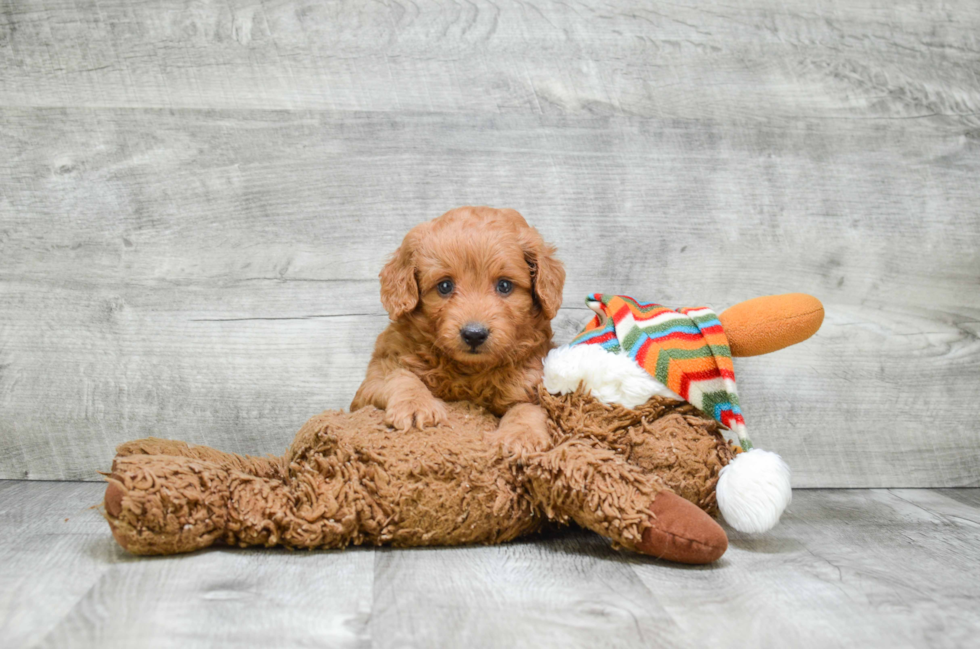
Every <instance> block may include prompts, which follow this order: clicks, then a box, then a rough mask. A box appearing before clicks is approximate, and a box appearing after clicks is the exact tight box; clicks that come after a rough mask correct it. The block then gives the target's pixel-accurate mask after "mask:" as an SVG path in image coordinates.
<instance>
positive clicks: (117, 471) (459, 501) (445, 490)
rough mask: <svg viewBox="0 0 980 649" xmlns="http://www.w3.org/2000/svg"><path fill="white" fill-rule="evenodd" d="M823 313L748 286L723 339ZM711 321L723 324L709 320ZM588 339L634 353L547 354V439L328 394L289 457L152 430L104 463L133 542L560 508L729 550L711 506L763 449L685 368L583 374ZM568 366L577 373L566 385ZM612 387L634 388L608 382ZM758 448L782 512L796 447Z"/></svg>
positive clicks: (520, 517) (426, 539)
mask: <svg viewBox="0 0 980 649" xmlns="http://www.w3.org/2000/svg"><path fill="white" fill-rule="evenodd" d="M590 306H592V305H591V304H590ZM640 306H641V307H642V306H644V305H640ZM645 306H649V305H645ZM594 308H595V307H594ZM661 308H662V307H661ZM596 310H597V314H599V315H597V317H596V320H597V322H598V325H599V328H600V329H601V326H603V317H602V314H601V312H600V311H599V309H596ZM666 311H669V310H666ZM681 311H682V312H683V311H684V310H681ZM670 313H673V314H676V313H677V312H673V311H670ZM699 313H700V312H699ZM712 315H713V314H712ZM664 317H667V318H668V319H669V318H672V317H674V316H670V315H665V316H664ZM698 317H700V316H697V315H696V314H695V320H697V318H698ZM822 318H823V308H822V306H821V305H820V303H819V301H817V300H816V299H815V298H812V297H810V296H805V295H801V294H792V295H784V296H772V297H769V298H758V299H756V300H751V301H749V302H745V303H742V304H740V305H737V306H736V307H733V308H732V309H729V310H728V311H726V312H725V313H723V314H722V315H721V317H720V319H721V323H722V326H720V327H719V329H721V328H723V329H724V331H725V332H727V334H728V339H727V341H726V346H725V347H724V349H723V350H722V351H723V352H725V353H727V350H728V348H729V346H730V349H731V353H732V354H733V355H739V354H740V351H744V352H745V355H751V354H760V353H766V352H770V351H775V350H777V349H780V348H782V347H785V346H787V345H790V344H793V343H796V342H800V341H802V340H804V339H806V338H807V337H809V336H810V335H812V334H813V333H814V332H815V331H816V330H817V329H818V328H819V326H820V323H821V321H822ZM703 322H707V321H706V320H704V319H703V318H702V323H703ZM609 324H612V319H611V318H610V319H609ZM620 324H621V323H620ZM589 331H590V329H588V328H587V329H586V331H585V332H583V333H582V334H580V336H579V337H577V338H576V341H578V340H579V338H582V337H583V336H585V337H587V334H588V333H589ZM591 331H593V333H595V332H596V331H598V329H596V328H595V327H593V328H592V329H591ZM651 331H652V330H651ZM705 331H707V332H708V334H706V335H707V336H708V337H707V338H706V340H711V329H710V327H709V328H705ZM723 335H724V334H723ZM593 338H594V336H593ZM684 344H687V343H684ZM577 349H582V350H586V352H585V353H586V354H587V355H588V354H591V355H593V356H594V355H595V354H596V353H600V354H605V355H606V356H608V357H609V358H610V359H613V362H614V363H615V362H619V361H621V360H623V359H624V358H626V357H627V356H628V355H627V354H626V351H627V349H628V346H626V345H624V346H623V348H622V349H620V350H619V351H620V353H610V351H609V350H610V347H609V346H608V341H606V343H605V348H604V349H602V350H600V347H599V346H598V345H586V344H573V345H572V346H566V347H563V348H559V349H558V350H554V351H553V352H552V354H550V355H549V359H548V360H546V363H545V379H544V382H543V385H541V386H540V387H539V391H538V395H539V400H540V403H541V405H542V406H543V408H544V410H545V411H546V413H547V414H548V417H549V421H548V428H549V431H550V437H551V439H550V441H549V443H548V444H547V446H545V447H532V446H530V445H528V446H526V447H514V446H513V445H510V446H508V445H504V444H502V443H500V441H499V440H497V439H496V437H495V434H496V429H497V423H498V419H497V418H496V417H494V416H493V415H492V414H490V413H488V412H487V411H485V410H483V409H481V408H478V407H477V406H474V405H472V404H469V403H466V402H456V403H450V404H448V405H449V408H448V410H449V420H448V423H446V424H444V425H438V426H436V427H433V428H426V429H425V430H414V429H412V430H409V431H407V432H397V431H394V430H392V429H390V428H388V427H387V426H386V425H385V424H384V422H383V413H382V412H381V411H379V410H376V409H374V408H371V407H368V408H363V409H361V410H358V411H356V412H352V413H347V412H342V411H328V412H324V413H322V414H320V415H317V416H316V417H313V418H312V419H310V420H309V421H308V422H307V423H306V424H305V425H304V426H303V428H302V429H301V430H300V431H299V433H298V434H297V436H296V438H295V440H294V441H293V443H292V445H291V446H290V448H289V450H288V451H287V452H286V454H285V455H284V456H282V457H265V458H258V457H241V456H238V455H233V454H230V453H223V452H221V451H217V450H214V449H211V448H208V447H201V446H198V447H191V446H188V445H187V444H185V443H183V442H176V441H167V440H161V439H155V438H150V439H143V440H137V441H134V442H128V443H126V444H123V445H121V446H120V447H119V448H118V449H117V456H116V458H115V460H114V462H113V466H112V472H111V474H109V475H108V476H107V480H108V483H109V484H108V486H107V489H106V493H105V499H104V505H105V516H106V519H107V520H108V521H109V525H110V527H111V529H112V533H113V536H114V537H115V539H116V541H117V542H118V543H119V544H120V545H121V546H122V547H123V548H125V549H127V550H128V551H130V552H132V553H134V554H173V553H179V552H189V551H193V550H198V549H201V548H205V547H208V546H210V545H212V544H215V543H223V544H229V545H239V546H248V545H263V546H274V545H284V546H287V547H291V548H341V547H345V546H347V545H349V544H355V545H360V544H372V545H380V544H390V545H395V546H402V547H404V546H420V545H458V544H466V543H501V542H504V541H508V540H511V539H513V538H515V537H518V536H520V535H522V534H527V533H529V532H532V531H535V530H537V529H538V528H539V527H540V526H541V525H542V524H543V523H544V522H546V521H555V522H558V523H567V522H569V521H574V522H576V523H578V524H579V525H581V526H583V527H585V528H588V529H590V530H593V531H595V532H597V533H599V534H601V535H603V536H606V537H608V538H610V539H612V541H613V543H614V544H615V545H616V546H618V547H622V548H626V549H629V550H633V551H636V552H641V553H644V554H648V555H653V556H656V557H661V558H665V559H669V560H673V561H679V562H684V563H695V564H698V563H709V562H711V561H714V560H715V559H717V558H718V557H720V556H721V555H722V554H723V553H724V552H725V550H726V548H727V545H728V540H727V536H726V534H725V532H724V530H723V529H722V528H721V526H720V525H718V523H716V522H715V521H714V519H713V518H712V515H714V514H716V513H717V511H718V508H719V504H720V505H721V509H722V512H723V514H724V515H725V516H726V519H729V513H728V512H727V511H725V510H726V506H725V502H724V501H723V500H722V498H721V496H722V493H723V492H722V491H721V489H720V488H719V479H720V480H721V481H722V484H723V485H724V482H725V481H726V479H728V477H729V476H726V472H728V471H729V470H734V469H735V465H738V464H739V463H740V462H741V460H738V461H735V462H734V464H733V461H734V459H735V458H736V457H737V456H740V455H744V456H753V454H755V453H766V452H765V451H758V450H757V449H756V450H753V451H751V452H748V453H742V450H743V449H742V448H740V447H738V446H735V445H733V444H731V443H730V442H728V441H726V440H725V438H724V437H723V436H722V430H723V428H724V427H729V428H732V429H733V430H736V429H737V428H738V426H737V425H736V424H735V423H733V421H732V420H728V423H727V424H725V423H724V421H725V420H723V421H721V422H720V421H719V420H717V419H716V418H715V417H713V416H709V414H706V412H705V411H704V410H702V409H699V408H698V407H697V406H696V405H695V402H696V401H697V400H696V399H691V402H689V401H687V400H685V399H682V398H681V397H680V396H679V395H678V394H675V393H676V392H679V390H670V389H667V388H666V386H667V385H670V384H671V383H670V381H664V382H663V384H661V383H659V382H657V381H655V380H654V377H652V376H650V375H647V379H648V380H649V381H653V383H651V384H643V382H642V381H640V382H639V384H642V385H641V388H640V389H639V391H638V392H637V385H638V384H637V385H632V386H630V385H627V384H628V383H629V379H628V377H627V378H624V377H623V376H614V375H615V372H611V371H610V370H609V368H608V367H606V368H605V369H603V370H602V372H604V374H602V376H596V375H588V376H585V375H581V376H580V375H577V374H576V372H579V373H580V374H581V365H580V364H579V365H576V364H575V362H570V358H572V357H573V356H576V355H577V354H578V352H575V353H572V354H569V353H568V352H569V351H570V350H577ZM714 349H715V351H718V350H719V349H722V348H720V347H718V346H717V345H715V347H714ZM682 355H683V354H682ZM604 358H605V357H602V358H600V364H603V363H604ZM729 359H730V357H729ZM572 361H574V359H572ZM630 362H633V361H630ZM634 367H639V366H634ZM569 368H572V369H571V371H570V372H569ZM576 368H578V369H576ZM630 371H633V370H630ZM602 372H600V373H602ZM722 373H723V374H724V372H722ZM634 378H637V377H634ZM671 380H672V379H671ZM571 381H574V382H575V384H574V387H571V388H569V387H562V384H565V385H566V386H567V385H571V383H570V382H571ZM604 381H605V383H604ZM610 381H611V382H610ZM634 383H636V382H635V381H634ZM654 384H655V386H654V387H653V389H652V391H650V390H649V389H648V388H650V386H651V385H654ZM611 386H612V387H611ZM733 386H734V382H733V381H732V387H733ZM661 388H662V389H661ZM610 390H612V392H616V390H619V391H620V393H623V394H626V393H629V394H628V396H627V397H623V394H620V395H619V397H620V398H618V399H617V398H615V397H614V398H610V396H609V395H610ZM630 390H633V392H630ZM644 390H647V392H649V394H647V392H644ZM732 392H733V391H732ZM637 395H640V396H637ZM644 395H645V396H644ZM630 399H634V400H636V399H642V401H639V402H636V403H633V402H630ZM624 402H625V405H624ZM700 405H701V407H702V408H703V407H704V403H701V404H700ZM736 405H737V404H736ZM736 409H737V408H736ZM743 428H744V426H743ZM742 439H743V443H742V446H743V447H746V446H748V444H746V443H744V442H747V437H743V438H742ZM769 455H774V454H769ZM777 459H778V458H777ZM779 463H780V464H781V461H779ZM747 466H749V468H748V469H747V471H748V472H747V473H746V472H743V474H742V475H740V476H739V477H738V479H737V480H734V478H733V480H734V481H733V480H728V482H730V483H733V484H736V485H743V486H744V485H745V484H748V485H749V487H750V489H749V492H751V493H754V492H753V491H752V488H753V487H754V486H755V483H758V482H760V480H761V482H762V483H763V484H764V483H766V482H767V481H772V480H775V482H777V483H779V482H780V481H784V482H785V488H784V490H785V491H787V494H785V495H783V496H781V497H780V498H779V499H776V500H777V501H778V502H775V503H766V502H763V503H762V505H761V510H763V515H762V518H763V519H767V518H768V519H772V518H773V514H774V515H775V519H776V520H778V517H779V514H781V513H782V509H783V508H784V507H785V505H786V503H787V502H788V500H787V496H788V478H789V476H788V471H786V472H785V475H783V472H782V469H783V468H785V465H782V467H780V468H779V470H777V472H776V477H775V478H772V476H768V477H761V478H760V476H759V475H758V474H754V473H752V469H751V465H750V463H747ZM741 488H742V487H739V489H741ZM780 488H783V486H782V485H780ZM756 491H757V490H756ZM736 492H738V489H736ZM740 497H741V496H739V497H734V499H733V497H731V496H729V500H731V501H732V502H735V503H738V501H739V498H740ZM753 498H755V496H751V495H750V496H748V501H747V502H748V504H747V505H746V501H745V498H742V501H743V502H741V503H740V504H736V505H734V509H732V507H731V506H730V507H729V509H731V511H732V512H734V513H733V515H732V516H733V518H735V519H738V520H739V521H740V522H741V523H745V521H746V520H748V521H749V522H748V523H745V525H744V527H745V528H747V529H756V528H758V527H759V526H758V524H757V522H758V520H757V519H758V518H759V517H758V516H757V514H758V511H756V510H759V509H760V508H759V507H758V506H757V505H759V503H757V502H753V500H752V499H753ZM764 500H765V498H763V501H764ZM746 507H747V510H748V511H749V514H748V515H747V516H746V515H745V511H747V510H746ZM753 511H754V512H755V513H753ZM740 512H741V513H740ZM753 517H755V518H753ZM729 522H730V523H731V522H732V521H731V519H729ZM774 523H775V520H767V521H766V522H764V523H763V524H762V525H763V527H765V525H769V526H771V524H774ZM735 526H736V527H739V529H742V527H740V526H739V525H738V524H736V525H735Z"/></svg>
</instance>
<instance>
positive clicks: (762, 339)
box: [718, 293, 823, 356]
mask: <svg viewBox="0 0 980 649" xmlns="http://www.w3.org/2000/svg"><path fill="white" fill-rule="evenodd" d="M718 318H719V319H720V320H721V326H722V328H724V330H725V335H726V336H728V345H729V347H730V348H731V351H732V356H758V355H759V354H768V353H769V352H774V351H778V350H780V349H782V348H783V347H789V346H790V345H795V344H796V343H800V342H803V341H804V340H806V339H807V338H809V337H810V336H812V335H813V334H815V333H816V332H817V329H819V328H820V324H821V323H822V322H823V304H821V303H820V300H818V299H817V298H815V297H813V296H812V295H807V294H805V293H785V294H783V295H767V296H765V297H757V298H754V299H751V300H746V301H745V302H740V303H739V304H736V305H735V306H733V307H731V308H729V309H726V310H725V311H724V312H722V314H721V315H720V316H718Z"/></svg>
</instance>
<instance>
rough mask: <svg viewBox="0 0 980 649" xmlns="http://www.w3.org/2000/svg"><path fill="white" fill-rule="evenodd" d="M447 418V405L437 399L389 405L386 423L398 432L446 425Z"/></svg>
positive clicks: (431, 398)
mask: <svg viewBox="0 0 980 649" xmlns="http://www.w3.org/2000/svg"><path fill="white" fill-rule="evenodd" d="M447 418H448V413H447V412H446V404H445V403H444V402H443V401H442V400H441V399H436V398H435V397H429V398H427V399H419V400H406V401H398V402H395V403H389V404H388V407H387V408H386V409H385V423H386V424H388V425H389V426H391V427H392V428H395V429H397V430H408V429H409V428H411V427H412V426H413V425H414V426H415V427H416V428H419V429H422V428H428V427H430V426H435V425H437V424H444V423H446V421H447Z"/></svg>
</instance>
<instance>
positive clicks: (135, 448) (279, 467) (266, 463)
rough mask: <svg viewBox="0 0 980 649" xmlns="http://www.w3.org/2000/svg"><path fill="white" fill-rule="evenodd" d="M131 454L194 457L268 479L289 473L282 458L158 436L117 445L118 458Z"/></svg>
mask: <svg viewBox="0 0 980 649" xmlns="http://www.w3.org/2000/svg"><path fill="white" fill-rule="evenodd" d="M131 455H171V456H177V457H186V458H192V459H196V460H203V461H205V462H208V463H210V464H214V465H216V466H220V467H223V468H225V469H233V470H236V471H241V472H243V473H248V474H250V475H254V476H259V477H264V478H284V477H285V476H286V474H287V469H286V467H285V463H284V462H283V460H282V458H278V457H253V456H250V455H244V456H243V455H235V454H234V453H225V452H224V451H219V450H217V449H213V448H211V447H209V446H190V445H189V444H188V443H187V442H180V441H176V440H170V439H160V438H158V437H146V438H144V439H137V440H133V441H131V442H125V443H124V444H120V445H119V446H117V447H116V459H117V460H118V458H120V457H126V456H131ZM114 470H115V467H113V471H114Z"/></svg>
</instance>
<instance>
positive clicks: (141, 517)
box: [104, 455, 229, 554]
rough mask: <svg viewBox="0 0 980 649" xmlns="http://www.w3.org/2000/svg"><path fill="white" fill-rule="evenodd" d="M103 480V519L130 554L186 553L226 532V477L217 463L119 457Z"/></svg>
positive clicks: (149, 456) (153, 457)
mask: <svg viewBox="0 0 980 649" xmlns="http://www.w3.org/2000/svg"><path fill="white" fill-rule="evenodd" d="M107 480H108V482H109V484H108V486H107V487H106V492H105V499H104V504H105V516H106V519H107V520H108V521H109V526H110V527H111V528H112V535H113V537H114V538H115V539H116V541H117V542H118V543H119V545H121V546H122V547H123V548H125V549H126V550H128V551H130V552H132V553H133V554H174V553H178V552H191V551H193V550H199V549H201V548H204V547H207V546H209V545H211V544H212V543H214V542H215V541H217V540H219V539H221V538H223V537H224V535H225V530H226V527H227V524H228V502H229V476H228V471H227V470H225V469H222V468H221V467H218V466H216V465H213V464H210V463H207V462H201V461H200V460H194V459H190V458H183V457H177V456H170V455H133V456H122V457H117V458H116V460H115V462H113V473H112V474H111V475H110V476H108V477H107Z"/></svg>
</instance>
